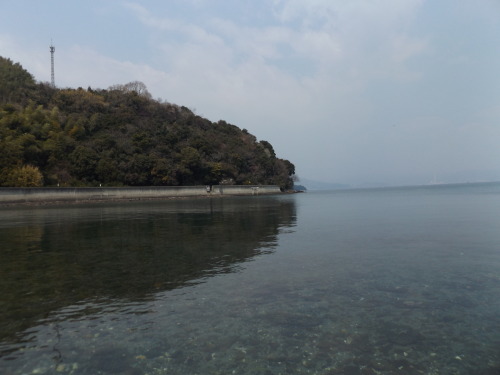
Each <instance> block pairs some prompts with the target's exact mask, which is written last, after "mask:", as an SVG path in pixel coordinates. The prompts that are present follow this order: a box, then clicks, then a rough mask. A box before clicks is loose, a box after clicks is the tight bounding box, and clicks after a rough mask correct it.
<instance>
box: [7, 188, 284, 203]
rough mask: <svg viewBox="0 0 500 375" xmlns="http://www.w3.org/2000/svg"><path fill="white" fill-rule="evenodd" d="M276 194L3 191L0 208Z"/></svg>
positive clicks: (187, 190) (146, 190) (246, 190)
mask: <svg viewBox="0 0 500 375" xmlns="http://www.w3.org/2000/svg"><path fill="white" fill-rule="evenodd" d="M273 194H274V195H277V194H286V193H283V192H282V191H281V190H280V189H279V187H278V186H276V185H213V186H168V187H165V186H163V187H162V186H141V187H119V188H118V187H83V188H70V187H62V188H61V187H47V188H0V207H13V206H48V205H61V204H87V203H104V202H133V201H152V200H171V199H189V198H196V199H203V198H222V197H224V196H232V197H234V196H257V195H273Z"/></svg>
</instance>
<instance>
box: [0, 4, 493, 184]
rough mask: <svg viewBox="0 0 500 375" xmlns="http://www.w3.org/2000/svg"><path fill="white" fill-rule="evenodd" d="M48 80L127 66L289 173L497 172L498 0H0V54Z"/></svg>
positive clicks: (442, 176)
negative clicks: (259, 146)
mask: <svg viewBox="0 0 500 375" xmlns="http://www.w3.org/2000/svg"><path fill="white" fill-rule="evenodd" d="M51 43H53V45H54V46H55V55H54V57H55V81H56V85H57V86H58V87H60V88H64V87H72V88H77V87H83V88H87V87H89V86H90V87H92V88H102V89H105V88H108V87H109V86H111V85H114V84H123V83H127V82H131V81H141V82H143V83H145V84H146V86H147V87H148V90H149V91H150V93H151V94H152V95H153V97H154V98H158V99H161V100H164V101H168V102H170V103H175V104H178V105H183V106H186V107H188V108H190V109H192V110H193V111H194V112H195V113H196V114H198V115H200V116H203V117H206V118H208V119H209V120H211V121H214V122H215V121H218V120H221V119H222V120H225V121H227V122H229V123H231V124H234V125H236V126H238V127H240V128H242V129H247V130H248V131H249V132H250V133H252V134H253V135H255V136H256V137H257V139H258V140H266V141H268V142H270V143H271V144H272V145H273V146H274V149H275V151H276V153H277V155H278V157H281V158H284V159H288V160H290V161H291V162H292V163H293V164H294V165H295V168H296V173H297V176H298V177H299V178H303V179H304V180H316V181H324V182H330V183H342V184H350V185H352V186H368V185H379V184H380V185H414V184H427V183H435V182H438V183H440V182H445V183H450V182H473V181H491V180H497V181H500V74H499V73H500V0H460V1H457V0H439V1H437V0H307V1H306V0H142V1H139V0H135V1H134V0H130V1H128V0H127V1H123V0H73V1H67V0H44V1H40V0H0V56H3V57H7V58H10V59H11V60H13V61H14V62H19V63H20V64H21V65H22V66H23V67H24V68H25V69H27V70H28V71H29V72H30V73H31V74H33V76H34V77H35V79H36V80H37V81H43V82H49V81H50V52H49V46H50V44H51Z"/></svg>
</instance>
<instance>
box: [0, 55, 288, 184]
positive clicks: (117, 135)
mask: <svg viewBox="0 0 500 375" xmlns="http://www.w3.org/2000/svg"><path fill="white" fill-rule="evenodd" d="M0 150H1V152H0V186H99V185H102V186H147V185H165V186H177V185H202V184H203V185H207V184H210V185H212V184H273V185H279V186H280V187H281V188H282V189H288V188H291V187H292V185H293V181H292V180H293V176H294V173H295V167H294V165H293V164H292V163H290V162H289V161H288V160H283V159H280V158H278V157H277V156H276V154H275V152H274V150H273V147H272V145H271V144H270V143H269V142H267V141H257V139H256V137H255V136H253V135H252V134H250V133H249V132H248V131H246V130H245V129H243V130H242V129H240V128H238V127H237V126H235V125H231V124H228V123H226V122H225V121H222V120H221V121H218V122H211V121H209V120H207V119H205V118H203V117H200V116H198V115H196V114H195V113H193V111H191V110H189V109H188V108H186V107H183V106H178V105H176V104H171V103H166V102H162V101H159V100H153V99H152V98H151V95H150V94H149V92H148V91H147V88H146V87H145V85H144V84H142V83H141V82H131V83H128V84H124V85H115V86H112V87H110V88H108V89H106V90H103V89H98V90H92V89H91V88H90V87H89V88H88V89H82V88H78V89H69V88H66V89H58V88H53V87H51V86H50V85H49V84H47V83H37V82H35V80H34V78H33V76H32V75H31V74H30V73H29V72H27V71H26V70H25V69H23V67H22V66H21V65H20V64H18V63H13V62H12V61H11V60H10V59H7V58H3V57H0Z"/></svg>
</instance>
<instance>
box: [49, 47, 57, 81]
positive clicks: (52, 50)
mask: <svg viewBox="0 0 500 375" xmlns="http://www.w3.org/2000/svg"><path fill="white" fill-rule="evenodd" d="M55 51H56V47H54V44H53V43H52V42H50V84H51V85H52V87H56V80H55V78H54V52H55Z"/></svg>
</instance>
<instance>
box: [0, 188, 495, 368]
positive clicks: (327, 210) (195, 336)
mask: <svg viewBox="0 0 500 375" xmlns="http://www.w3.org/2000/svg"><path fill="white" fill-rule="evenodd" d="M0 373H1V374H82V375H83V374H85V375H87V374H88V375H90V374H92V375H95V374H103V375H104V374H129V375H140V374H144V375H145V374H183V375H186V374H200V375H201V374H265V375H271V374H330V375H331V374H346V375H353V374H363V375H366V374H478V375H480V374H482V375H492V374H499V373H500V184H495V183H485V184H464V185H438V186H421V187H404V188H385V189H359V190H344V191H324V192H307V193H304V194H294V195H283V196H254V197H233V198H229V197H228V198H223V199H188V200H169V201H154V202H129V203H120V204H117V203H106V204H98V205H70V206H51V207H16V208H14V207H10V208H2V209H0Z"/></svg>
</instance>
